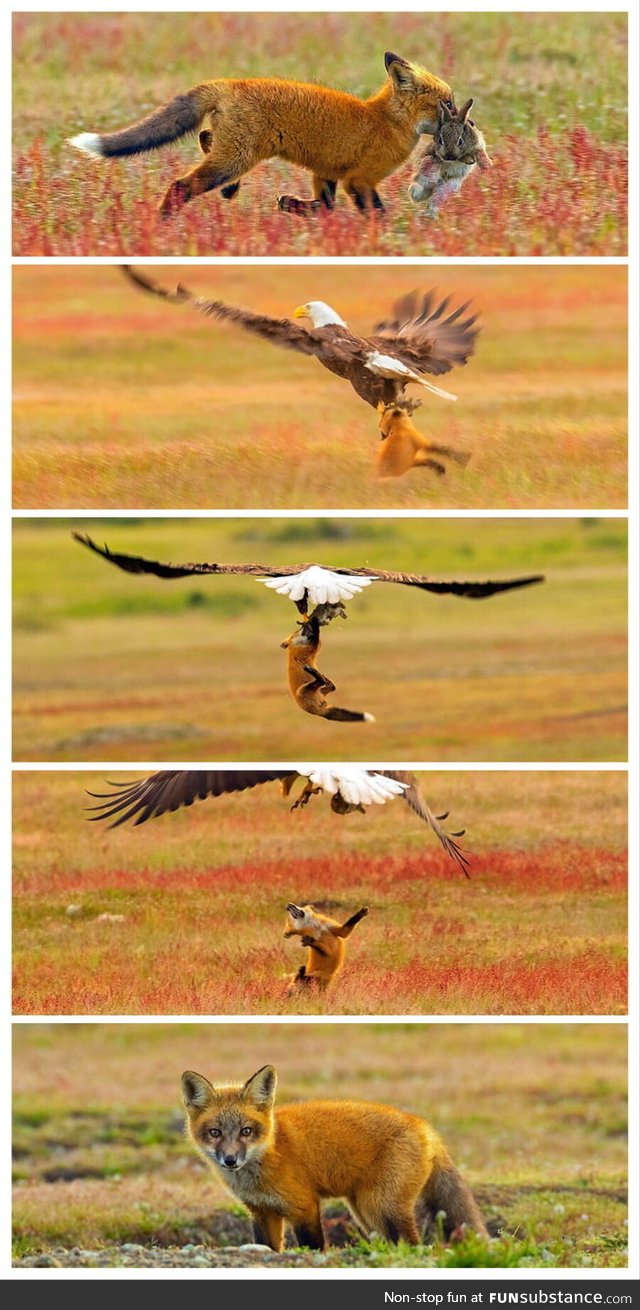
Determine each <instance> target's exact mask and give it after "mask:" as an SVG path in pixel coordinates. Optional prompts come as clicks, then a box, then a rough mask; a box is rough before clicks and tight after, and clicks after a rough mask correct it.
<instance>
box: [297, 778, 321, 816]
mask: <svg viewBox="0 0 640 1310" xmlns="http://www.w3.org/2000/svg"><path fill="white" fill-rule="evenodd" d="M321 791H322V787H315V786H314V784H313V783H312V782H307V783H305V786H304V787H303V789H302V791H301V792H300V795H299V796H298V799H297V801H294V802H293V805H292V806H291V809H292V810H298V809H304V806H305V805H308V804H309V801H310V800H311V797H312V796H317V795H318V793H319V792H321Z"/></svg>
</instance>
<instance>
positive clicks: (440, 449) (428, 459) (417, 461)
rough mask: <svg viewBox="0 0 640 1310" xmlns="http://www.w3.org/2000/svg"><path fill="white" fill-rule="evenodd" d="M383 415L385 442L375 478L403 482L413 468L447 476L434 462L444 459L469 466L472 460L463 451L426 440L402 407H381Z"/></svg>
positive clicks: (381, 418)
mask: <svg viewBox="0 0 640 1310" xmlns="http://www.w3.org/2000/svg"><path fill="white" fill-rule="evenodd" d="M378 413H379V415H380V423H379V427H380V432H381V433H382V441H381V442H380V445H379V446H378V449H377V452H376V456H375V466H374V476H375V477H377V478H400V477H402V475H403V473H408V472H409V470H410V469H414V468H430V469H432V470H433V472H434V473H438V474H440V476H442V474H444V472H445V467H444V465H443V464H441V463H440V462H439V460H436V459H434V458H433V456H434V455H443V456H444V457H445V458H449V459H454V460H456V462H457V463H459V464H466V463H467V462H468V459H469V456H468V454H467V453H466V452H464V451H459V450H454V449H453V448H452V447H450V446H438V445H436V444H435V443H434V442H432V441H428V440H427V438H426V437H423V435H422V433H421V432H418V429H417V428H416V427H415V425H414V424H413V422H412V420H411V418H410V417H409V414H408V412H407V410H406V408H405V407H404V406H403V405H398V404H391V405H385V403H384V401H383V400H381V401H380V402H379V404H378Z"/></svg>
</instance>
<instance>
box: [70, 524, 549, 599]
mask: <svg viewBox="0 0 640 1310" xmlns="http://www.w3.org/2000/svg"><path fill="white" fill-rule="evenodd" d="M71 535H72V536H73V538H74V539H75V541H79V542H80V544H81V545H82V546H86V547H87V548H88V549H89V550H92V551H94V552H95V554H96V555H100V556H101V557H102V559H106V560H107V561H108V563H109V564H115V565H116V567H117V568H119V569H124V571H125V573H151V574H153V576H154V577H157V578H186V577H190V576H192V575H193V574H216V573H217V574H250V575H251V576H253V577H262V576H264V577H267V578H284V577H292V576H293V574H295V573H302V572H303V571H304V570H305V569H308V568H310V567H311V565H310V564H289V565H286V564H283V565H277V566H274V565H273V564H161V563H159V562H158V560H149V559H144V557H143V556H142V555H121V554H118V553H117V552H115V551H111V550H109V547H108V546H97V545H96V543H95V541H93V540H92V539H91V537H89V536H87V535H86V533H82V532H73V533H72V534H71ZM332 572H333V573H340V574H342V575H343V576H344V577H355V578H357V577H368V578H379V579H380V581H381V582H397V583H399V584H400V585H401V586H404V587H418V588H419V589H420V590H421V591H431V592H434V593H435V594H436V595H438V596H447V595H449V596H467V597H469V598H471V599H472V600H482V599H483V598H484V597H485V596H494V595H495V594H496V593H497V592H500V591H512V590H513V589H514V588H515V587H530V586H531V585H532V584H533V583H535V582H544V576H543V575H542V574H541V573H535V574H532V575H530V576H529V577H526V578H508V579H506V580H504V581H499V582H436V581H433V579H431V578H426V577H423V576H422V575H421V574H418V573H390V572H388V571H387V570H385V569H366V568H362V569H342V568H335V567H334V568H333V569H332Z"/></svg>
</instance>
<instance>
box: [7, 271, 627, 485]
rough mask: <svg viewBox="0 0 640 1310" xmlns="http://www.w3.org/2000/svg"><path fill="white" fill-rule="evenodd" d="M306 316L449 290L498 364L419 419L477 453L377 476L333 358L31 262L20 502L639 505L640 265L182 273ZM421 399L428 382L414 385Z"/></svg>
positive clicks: (21, 351) (360, 414)
mask: <svg viewBox="0 0 640 1310" xmlns="http://www.w3.org/2000/svg"><path fill="white" fill-rule="evenodd" d="M158 275H159V276H160V278H161V280H163V281H165V282H166V284H167V285H169V286H171V285H174V284H175V282H176V281H177V280H178V279H182V280H183V281H186V283H187V285H188V286H189V287H190V289H191V290H193V291H194V292H196V293H198V294H202V295H205V296H210V297H211V296H213V297H217V298H221V299H224V300H227V301H228V302H230V303H232V304H239V305H245V306H248V307H251V308H252V309H256V310H261V311H264V312H266V313H271V314H275V315H278V316H283V317H284V316H289V315H290V314H291V313H292V311H293V309H294V308H295V306H296V305H299V304H300V303H304V302H306V301H307V300H310V299H324V300H328V301H329V302H330V303H331V304H333V305H334V306H335V307H336V308H337V309H338V310H339V311H340V313H341V314H342V315H343V316H345V317H346V319H347V321H348V322H349V323H350V325H351V326H352V327H353V328H354V330H355V331H358V332H363V333H365V334H367V333H368V332H370V331H371V330H372V328H373V326H374V324H375V323H376V322H377V321H379V320H380V319H381V318H382V317H384V315H385V314H386V312H387V310H388V308H389V307H390V305H391V304H392V303H393V301H394V300H395V299H396V298H397V296H398V295H400V294H404V293H405V292H406V291H409V290H411V289H412V288H413V287H415V286H416V285H418V286H419V287H421V288H426V287H427V286H432V285H436V286H437V287H438V288H439V289H440V290H441V291H442V293H443V294H445V293H451V294H452V295H453V296H454V298H455V299H454V303H458V304H459V303H461V302H462V301H463V300H468V299H472V301H473V306H474V309H476V310H477V311H478V312H479V313H480V316H481V323H482V333H481V336H480V338H479V341H478V347H477V353H476V355H475V357H474V358H472V360H471V362H470V363H469V365H468V366H467V367H466V368H464V369H463V370H456V371H454V372H453V373H452V374H451V375H450V376H449V377H447V378H445V379H444V382H445V385H446V386H447V387H448V389H449V390H452V391H453V392H454V393H455V394H456V395H457V396H458V397H459V399H458V402H457V404H455V405H454V404H450V403H448V402H446V401H443V400H440V399H438V398H437V397H435V396H429V395H427V396H426V398H425V399H424V401H423V406H422V409H421V410H420V411H419V412H418V413H417V415H416V418H415V422H416V424H417V426H418V428H419V429H420V430H421V431H423V432H425V433H428V434H429V435H431V436H432V437H433V439H434V440H435V441H436V442H439V443H440V444H442V443H443V442H444V443H445V444H449V445H452V446H457V447H458V448H460V449H464V450H468V451H470V452H471V460H470V462H469V464H468V465H467V467H466V468H464V469H461V468H459V467H458V466H456V465H455V464H451V466H450V468H449V470H448V472H447V475H446V477H444V478H438V477H434V475H433V474H432V473H429V472H424V471H416V472H413V473H411V474H408V475H406V476H405V477H403V478H400V479H393V480H391V481H382V482H381V481H376V480H375V479H374V478H373V476H372V473H373V461H374V455H375V452H376V450H377V448H378V443H379V433H378V422H377V415H376V413H375V412H374V411H373V410H372V409H370V407H369V406H367V405H366V404H364V402H363V401H362V400H360V399H359V397H358V396H356V394H355V392H354V391H352V389H351V387H350V386H349V384H348V383H347V382H345V381H343V380H341V379H339V378H336V377H333V376H332V375H331V374H330V373H328V372H327V370H326V369H323V368H322V367H321V366H320V365H319V364H318V363H317V361H316V360H313V359H308V358H305V357H304V356H299V355H297V354H295V353H294V352H293V351H287V352H285V351H284V350H279V349H276V348H275V347H273V346H271V345H269V343H267V342H265V341H263V340H261V339H259V338H256V337H253V336H252V335H250V334H249V333H245V332H242V331H241V330H240V329H239V328H233V327H229V326H225V325H222V324H215V323H213V322H210V321H203V320H202V319H201V318H200V317H199V316H198V315H197V314H195V313H194V312H193V311H188V310H186V309H183V308H181V307H174V306H171V305H166V304H163V303H162V302H160V301H155V300H153V299H151V298H147V297H145V296H144V295H143V294H142V293H141V292H138V291H136V289H135V288H133V287H131V285H130V284H129V283H126V282H125V281H124V279H123V278H122V277H121V276H120V274H119V273H118V272H117V270H115V269H113V268H95V267H94V268H90V267H86V266H83V267H72V266H65V267H38V268H33V267H21V268H16V269H14V327H13V333H14V335H13V343H14V432H13V441H14V486H13V498H14V504H15V505H16V507H18V508H23V509H25V508H26V509H42V508H51V507H53V508H64V509H67V508H84V509H105V508H116V509H126V508H130V509H140V508H141V507H145V508H161V509H163V508H166V509H170V510H171V509H179V508H187V509H193V508H213V509H218V508H223V509H224V508H226V509H237V508H243V509H245V508H254V509H264V508H267V509H270V508H279V509H288V508H296V507H299V506H301V505H304V506H309V507H314V508H318V509H324V508H365V509H369V508H427V507H428V508H456V509H467V508H470V509H475V508H496V507H497V508H507V509H511V508H517V509H526V508H534V509H537V508H542V509H545V508H547V509H548V508H553V507H556V508H573V507H575V508H580V509H588V508H592V509H598V508H609V509H615V508H624V507H625V505H626V475H627V470H626V458H627V454H626V451H627V443H626V406H627V398H626V296H627V291H626V270H625V269H623V268H610V267H607V268H593V267H590V268H585V267H569V268H558V267H554V268H545V267H533V268H531V267H529V268H525V267H517V268H469V267H465V268H451V267H447V268H438V269H425V268H415V267H413V268H411V269H408V268H398V267H397V266H394V267H378V268H375V269H373V268H366V269H364V268H353V267H352V268H349V269H343V268H340V267H322V268H318V267H313V268H311V267H309V266H307V267H305V268H302V267H296V268H282V267H267V268H265V267H261V268H257V267H246V266H240V267H237V266H236V267H233V268H229V267H227V268H215V269H213V268H210V267H204V266H203V267H195V268H193V269H189V270H188V271H185V269H184V268H182V269H178V268H170V267H169V268H164V267H163V268H162V269H160V270H158ZM414 391H415V392H416V394H417V389H416V388H414Z"/></svg>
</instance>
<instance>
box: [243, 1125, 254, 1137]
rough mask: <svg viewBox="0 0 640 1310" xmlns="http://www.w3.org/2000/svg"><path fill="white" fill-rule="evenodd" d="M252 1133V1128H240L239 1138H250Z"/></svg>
mask: <svg viewBox="0 0 640 1310" xmlns="http://www.w3.org/2000/svg"><path fill="white" fill-rule="evenodd" d="M252 1132H253V1129H252V1128H249V1127H248V1126H247V1127H246V1128H241V1129H240V1136H241V1137H250V1136H251V1133H252Z"/></svg>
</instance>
